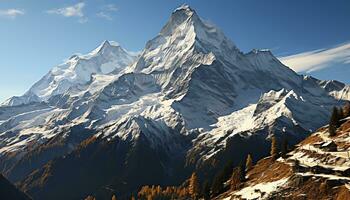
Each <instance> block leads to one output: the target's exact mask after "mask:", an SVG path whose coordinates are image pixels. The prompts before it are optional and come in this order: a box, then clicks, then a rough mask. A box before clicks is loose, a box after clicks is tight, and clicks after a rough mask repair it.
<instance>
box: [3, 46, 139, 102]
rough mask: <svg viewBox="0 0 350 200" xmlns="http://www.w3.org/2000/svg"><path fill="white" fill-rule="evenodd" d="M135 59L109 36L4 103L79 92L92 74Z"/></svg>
mask: <svg viewBox="0 0 350 200" xmlns="http://www.w3.org/2000/svg"><path fill="white" fill-rule="evenodd" d="M135 59H136V56H135V55H133V54H131V53H129V52H128V51H126V50H125V49H123V48H122V47H121V46H120V45H119V44H118V43H116V42H109V41H107V40H106V41H104V42H103V43H102V44H101V45H100V46H99V47H97V48H96V49H95V50H93V51H92V52H90V53H88V54H86V55H73V56H71V57H70V58H69V59H68V60H67V61H66V62H64V63H63V64H61V65H58V66H56V67H54V68H53V69H52V70H50V72H49V73H47V74H46V75H45V76H44V77H43V78H42V79H41V80H40V81H38V82H37V83H35V84H34V85H33V86H32V87H31V88H30V89H29V91H28V92H27V93H26V94H25V95H23V96H21V97H12V98H10V99H8V100H7V101H5V102H4V103H3V104H2V105H20V104H24V103H30V102H36V101H46V100H48V99H49V98H50V97H52V96H55V95H58V94H64V93H66V92H67V91H68V90H73V91H74V93H76V92H79V91H81V90H82V89H86V87H88V85H89V84H90V83H91V81H92V76H93V75H108V74H110V73H113V74H117V73H119V72H120V71H122V70H123V69H124V68H125V67H127V66H128V65H129V64H131V63H132V62H133V61H134V60H135Z"/></svg>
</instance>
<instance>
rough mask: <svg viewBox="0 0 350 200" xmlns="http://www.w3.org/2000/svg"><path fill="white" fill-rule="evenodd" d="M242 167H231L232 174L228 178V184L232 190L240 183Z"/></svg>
mask: <svg viewBox="0 0 350 200" xmlns="http://www.w3.org/2000/svg"><path fill="white" fill-rule="evenodd" d="M241 173H242V169H241V167H236V168H234V169H233V172H232V176H231V179H230V185H231V189H232V190H237V189H238V188H239V187H240V185H241V177H242V174H241Z"/></svg>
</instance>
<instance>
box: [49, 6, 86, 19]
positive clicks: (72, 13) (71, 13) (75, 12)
mask: <svg viewBox="0 0 350 200" xmlns="http://www.w3.org/2000/svg"><path fill="white" fill-rule="evenodd" d="M84 7H85V3H83V2H81V3H77V4H75V5H72V6H68V7H63V8H57V9H52V10H48V11H46V12H47V13H48V14H56V15H62V16H64V17H78V18H79V20H78V22H80V23H85V22H87V18H86V17H85V15H84V11H83V9H84Z"/></svg>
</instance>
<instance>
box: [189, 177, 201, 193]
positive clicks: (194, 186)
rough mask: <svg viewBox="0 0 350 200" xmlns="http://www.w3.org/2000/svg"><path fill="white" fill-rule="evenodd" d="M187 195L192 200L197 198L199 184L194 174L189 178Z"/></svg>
mask: <svg viewBox="0 0 350 200" xmlns="http://www.w3.org/2000/svg"><path fill="white" fill-rule="evenodd" d="M189 193H190V195H191V197H192V198H193V199H197V198H198V196H199V183H198V178H197V174H196V173H195V172H194V173H192V176H191V178H190V184H189Z"/></svg>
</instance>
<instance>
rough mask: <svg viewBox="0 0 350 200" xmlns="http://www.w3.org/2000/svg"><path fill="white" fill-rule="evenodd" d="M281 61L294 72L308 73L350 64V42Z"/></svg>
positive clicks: (281, 59) (292, 56)
mask: <svg viewBox="0 0 350 200" xmlns="http://www.w3.org/2000/svg"><path fill="white" fill-rule="evenodd" d="M279 59H280V61H281V62H282V63H283V64H285V65H286V66H288V67H290V68H291V69H293V70H294V71H296V72H307V73H309V72H313V71H318V70H320V69H324V68H327V67H332V66H335V65H336V64H350V42H348V43H345V44H341V45H337V46H335V47H333V48H329V49H318V50H314V51H308V52H304V53H299V54H295V55H290V56H285V57H280V58H279Z"/></svg>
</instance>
